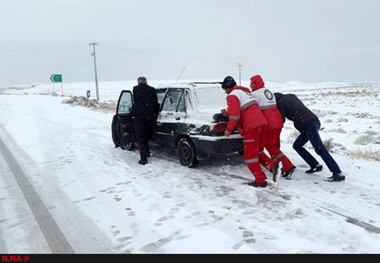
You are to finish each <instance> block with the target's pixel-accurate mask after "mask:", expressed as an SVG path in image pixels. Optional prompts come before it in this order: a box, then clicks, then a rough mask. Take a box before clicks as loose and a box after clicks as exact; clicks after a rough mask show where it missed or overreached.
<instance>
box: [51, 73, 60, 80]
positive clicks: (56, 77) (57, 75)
mask: <svg viewBox="0 0 380 263" xmlns="http://www.w3.org/2000/svg"><path fill="white" fill-rule="evenodd" d="M50 80H51V81H52V82H62V74H53V75H51V76H50Z"/></svg>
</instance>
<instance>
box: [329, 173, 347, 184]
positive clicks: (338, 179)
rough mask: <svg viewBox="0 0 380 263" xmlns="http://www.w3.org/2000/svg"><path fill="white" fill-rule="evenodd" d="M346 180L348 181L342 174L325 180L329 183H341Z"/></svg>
mask: <svg viewBox="0 0 380 263" xmlns="http://www.w3.org/2000/svg"><path fill="white" fill-rule="evenodd" d="M344 180H346V177H345V176H344V175H342V174H340V173H339V174H335V175H333V176H331V177H328V178H326V179H325V181H327V182H341V181H344Z"/></svg>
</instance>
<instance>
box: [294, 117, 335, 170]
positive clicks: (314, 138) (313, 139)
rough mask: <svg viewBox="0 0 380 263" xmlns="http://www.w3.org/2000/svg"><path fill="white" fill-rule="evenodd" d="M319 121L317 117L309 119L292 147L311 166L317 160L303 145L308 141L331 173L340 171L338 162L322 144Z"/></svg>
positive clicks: (315, 163)
mask: <svg viewBox="0 0 380 263" xmlns="http://www.w3.org/2000/svg"><path fill="white" fill-rule="evenodd" d="M320 128H321V122H320V121H319V119H314V120H311V121H309V122H308V123H307V124H306V125H305V129H304V131H303V132H301V134H300V135H299V136H298V138H297V139H296V140H295V141H294V143H293V149H294V150H295V151H296V152H297V153H298V154H299V155H300V156H301V157H302V159H304V160H305V162H306V163H307V164H309V165H310V167H311V168H313V167H315V166H316V165H317V164H318V161H317V160H316V159H315V158H314V157H313V156H312V155H311V154H310V153H309V152H308V151H307V150H306V149H305V148H304V147H303V146H304V145H305V144H306V143H307V142H308V141H310V143H311V145H313V147H314V150H315V152H316V153H317V154H318V155H319V156H320V157H321V158H322V160H323V161H324V162H325V164H326V165H327V167H328V168H329V170H330V171H331V172H332V173H333V175H336V174H339V173H341V170H340V168H339V166H338V164H337V163H336V162H335V160H334V159H333V157H332V156H331V155H330V153H329V152H328V151H327V149H326V147H325V146H324V145H323V142H322V139H321V137H320V136H319V129H320Z"/></svg>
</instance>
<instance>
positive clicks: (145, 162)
mask: <svg viewBox="0 0 380 263" xmlns="http://www.w3.org/2000/svg"><path fill="white" fill-rule="evenodd" d="M147 163H148V162H147V161H143V160H140V161H139V164H142V165H146V164H147Z"/></svg>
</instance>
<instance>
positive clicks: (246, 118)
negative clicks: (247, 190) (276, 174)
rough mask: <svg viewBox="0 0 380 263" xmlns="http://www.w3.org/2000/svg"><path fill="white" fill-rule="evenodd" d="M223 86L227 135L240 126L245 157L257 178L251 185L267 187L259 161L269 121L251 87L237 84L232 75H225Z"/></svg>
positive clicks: (223, 111) (223, 112) (265, 177)
mask: <svg viewBox="0 0 380 263" xmlns="http://www.w3.org/2000/svg"><path fill="white" fill-rule="evenodd" d="M222 88H223V89H224V91H225V92H226V94H227V105H228V107H227V110H225V109H223V110H222V114H223V115H224V116H226V117H227V116H228V124H227V129H226V131H225V135H226V136H227V137H228V136H230V134H231V133H232V132H233V131H234V129H235V127H236V126H238V127H239V133H240V135H242V136H243V138H244V159H245V162H246V164H247V166H248V169H249V170H250V171H251V173H252V174H253V176H254V178H255V181H253V182H252V183H249V185H251V186H254V187H266V186H267V176H266V174H265V173H264V172H263V170H262V169H261V166H260V163H259V151H260V148H262V147H263V145H262V144H261V138H262V135H263V131H264V127H265V125H266V124H267V121H266V119H265V117H264V115H263V114H262V112H261V110H260V107H259V104H258V103H257V101H256V99H255V98H254V96H253V95H252V94H251V91H250V90H249V88H246V87H242V86H237V85H236V82H235V80H234V79H233V78H232V77H231V76H227V77H225V79H224V81H223V83H222Z"/></svg>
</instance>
